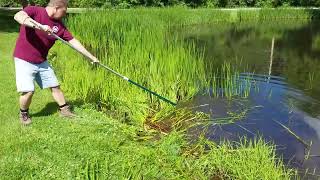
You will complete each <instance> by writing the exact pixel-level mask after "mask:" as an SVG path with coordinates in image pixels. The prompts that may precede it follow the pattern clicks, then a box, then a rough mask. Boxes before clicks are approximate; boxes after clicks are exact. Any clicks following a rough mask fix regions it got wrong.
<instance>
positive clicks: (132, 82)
mask: <svg viewBox="0 0 320 180" xmlns="http://www.w3.org/2000/svg"><path fill="white" fill-rule="evenodd" d="M31 22H32V23H33V24H34V25H35V26H34V28H35V27H38V28H39V29H41V30H44V29H42V27H40V26H38V24H37V23H35V22H33V21H31ZM50 35H52V36H53V37H55V38H56V39H58V40H60V41H61V42H62V43H64V44H66V45H68V46H69V47H71V48H72V49H74V50H75V51H77V52H78V53H80V54H82V55H83V56H85V57H86V58H88V59H90V60H92V59H91V58H90V57H88V56H87V55H86V54H84V53H83V52H81V51H79V50H78V49H76V48H75V47H74V46H73V45H72V44H70V43H69V42H67V41H65V40H64V39H62V38H61V37H59V36H58V35H56V34H55V33H50ZM97 64H98V65H100V66H101V67H103V68H105V69H106V70H108V71H110V72H112V73H113V74H115V75H117V76H119V77H121V78H122V79H124V80H126V81H128V82H129V83H131V84H133V85H135V86H137V87H139V88H141V89H143V90H144V91H147V92H148V93H150V94H152V95H154V96H156V97H158V98H159V99H161V100H163V101H164V102H166V103H169V104H171V105H173V106H176V105H177V104H176V103H174V102H173V101H170V100H169V99H167V98H165V97H163V96H161V95H159V94H157V93H156V92H154V91H151V90H149V89H148V88H146V87H144V86H142V85H140V84H138V83H137V82H135V81H132V80H131V79H129V78H128V77H126V76H124V75H122V74H120V73H118V72H116V71H114V70H113V69H111V68H109V67H108V66H106V65H104V64H102V63H100V62H98V63H97Z"/></svg>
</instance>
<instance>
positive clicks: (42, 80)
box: [14, 57, 59, 92]
mask: <svg viewBox="0 0 320 180" xmlns="http://www.w3.org/2000/svg"><path fill="white" fill-rule="evenodd" d="M14 63H15V68H16V84H17V91H18V92H31V91H34V81H36V82H37V84H38V85H39V87H40V88H41V89H44V88H50V87H57V86H59V82H58V79H57V77H56V75H55V74H54V71H53V69H52V68H51V66H50V64H49V63H48V61H45V62H43V63H41V64H33V63H30V62H27V61H24V60H22V59H19V58H16V57H15V58H14Z"/></svg>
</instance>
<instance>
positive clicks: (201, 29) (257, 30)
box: [179, 20, 320, 179]
mask: <svg viewBox="0 0 320 180" xmlns="http://www.w3.org/2000/svg"><path fill="white" fill-rule="evenodd" d="M179 36H180V37H181V38H183V40H184V41H186V42H187V43H193V44H195V45H196V47H197V52H196V53H198V54H201V55H203V57H204V61H205V63H206V67H207V74H208V77H210V75H212V73H216V72H217V71H219V70H220V69H221V67H222V66H223V64H224V63H225V62H228V63H230V64H231V65H232V66H233V67H235V68H236V71H237V72H239V73H240V78H239V81H241V80H242V81H248V80H249V81H250V82H251V84H254V85H253V86H252V89H251V91H250V94H249V96H248V97H247V98H241V97H234V98H233V99H232V100H227V99H225V98H211V97H210V95H209V94H203V92H199V95H197V96H195V97H194V98H193V100H192V101H190V102H188V103H187V106H192V107H197V106H199V107H198V108H197V109H196V110H197V111H202V112H206V113H208V114H209V115H210V119H211V122H212V125H210V127H209V128H208V131H207V133H206V136H207V138H208V139H211V140H214V141H216V142H220V141H221V140H222V139H227V140H231V141H238V140H239V137H243V136H246V137H248V139H253V138H255V137H259V136H262V137H263V138H264V139H266V141H267V142H272V143H274V144H275V145H276V153H277V155H278V157H282V158H283V160H284V162H285V164H286V165H288V166H289V167H293V168H297V169H298V170H299V171H300V174H301V176H303V177H304V178H307V179H310V178H312V179H313V178H315V179H317V178H320V106H319V105H320V103H319V102H320V23H319V22H299V21H292V20H291V21H273V22H246V23H243V22H241V23H232V24H219V23H217V24H215V25H197V26H191V27H186V28H183V29H182V30H179ZM230 120H231V121H232V123H224V121H230ZM199 129H201V127H197V128H196V129H194V130H193V132H196V131H197V130H199Z"/></svg>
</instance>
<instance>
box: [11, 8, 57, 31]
mask: <svg viewBox="0 0 320 180" xmlns="http://www.w3.org/2000/svg"><path fill="white" fill-rule="evenodd" d="M14 20H16V21H17V22H18V23H19V24H21V25H25V26H27V27H31V28H36V29H38V30H44V31H46V32H48V33H52V32H53V31H52V29H51V28H50V27H49V26H47V25H42V24H40V23H38V22H37V21H35V20H33V19H32V18H31V17H30V16H29V15H28V14H27V13H26V12H24V11H19V12H17V13H16V14H15V15H14Z"/></svg>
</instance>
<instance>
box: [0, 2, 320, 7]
mask: <svg viewBox="0 0 320 180" xmlns="http://www.w3.org/2000/svg"><path fill="white" fill-rule="evenodd" d="M47 2H48V0H0V6H1V7H18V6H27V5H40V6H45V5H46V4H47ZM69 6H70V7H103V8H110V7H119V8H130V7H135V6H154V7H164V6H189V7H212V8H234V7H270V8H271V7H319V6H320V0H69Z"/></svg>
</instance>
